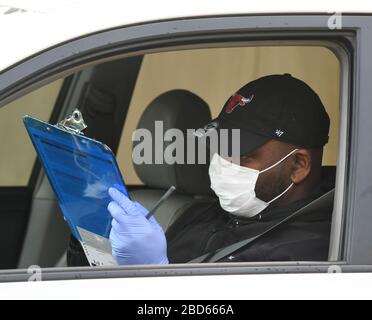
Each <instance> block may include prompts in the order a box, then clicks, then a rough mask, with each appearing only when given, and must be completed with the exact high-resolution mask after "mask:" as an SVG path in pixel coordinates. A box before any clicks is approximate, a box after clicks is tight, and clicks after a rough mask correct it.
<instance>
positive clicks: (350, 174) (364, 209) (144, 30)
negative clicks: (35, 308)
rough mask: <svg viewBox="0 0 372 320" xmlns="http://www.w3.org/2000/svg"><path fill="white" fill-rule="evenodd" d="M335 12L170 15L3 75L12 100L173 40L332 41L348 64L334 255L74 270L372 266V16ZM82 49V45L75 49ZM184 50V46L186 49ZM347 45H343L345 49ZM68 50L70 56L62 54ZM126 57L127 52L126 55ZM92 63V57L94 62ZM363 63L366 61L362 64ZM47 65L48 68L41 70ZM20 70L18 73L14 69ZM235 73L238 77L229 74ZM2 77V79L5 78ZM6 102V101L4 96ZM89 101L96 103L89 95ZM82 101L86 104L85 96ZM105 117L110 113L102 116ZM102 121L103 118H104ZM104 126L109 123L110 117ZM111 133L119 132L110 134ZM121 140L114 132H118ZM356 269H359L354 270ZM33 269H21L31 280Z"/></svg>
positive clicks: (124, 272)
mask: <svg viewBox="0 0 372 320" xmlns="http://www.w3.org/2000/svg"><path fill="white" fill-rule="evenodd" d="M329 18H330V16H329V15H326V14H324V15H275V16H268V15H267V16H263V15H253V16H249V15H247V16H244V15H243V16H223V17H205V18H190V19H187V20H177V19H175V20H169V21H161V22H156V23H148V24H143V25H140V26H129V27H128V26H124V27H122V28H121V29H120V32H118V29H116V30H108V31H104V32H102V33H100V37H95V36H87V37H82V38H80V39H76V40H73V41H70V42H67V43H64V44H61V45H60V46H57V47H54V48H51V49H50V50H46V51H45V52H43V53H40V54H39V55H37V56H35V57H33V59H30V60H26V61H24V62H23V63H22V64H20V65H18V66H17V73H16V74H15V73H14V72H13V71H14V70H12V69H9V70H8V71H7V72H6V73H4V76H7V75H15V77H14V78H13V80H12V81H10V80H9V79H10V78H9V77H7V78H6V79H5V80H3V79H0V99H2V100H3V101H6V100H7V99H8V100H9V99H11V98H12V95H15V94H18V95H19V94H21V93H22V90H25V88H26V87H31V86H32V85H34V84H37V83H38V82H41V81H46V80H47V79H48V77H49V78H52V76H57V75H59V76H61V75H63V74H66V73H69V72H71V69H72V68H73V67H76V66H77V65H78V66H84V64H86V63H89V62H91V63H94V62H96V61H99V59H102V58H103V57H106V58H107V55H108V53H111V55H112V57H113V59H114V58H115V55H117V56H119V55H125V54H126V53H129V55H128V57H129V56H130V54H134V53H137V54H138V53H141V54H143V52H144V51H146V50H148V51H149V52H150V51H152V50H158V51H164V48H165V47H167V48H174V46H188V47H192V46H198V47H201V46H206V47H208V46H210V47H212V46H214V47H215V46H218V45H219V46H226V45H227V43H229V44H231V46H238V45H241V43H245V44H247V45H248V44H249V45H252V44H257V42H260V43H261V45H265V44H266V45H267V43H272V44H278V43H284V44H288V43H289V42H290V43H296V44H297V45H303V43H304V42H306V43H308V42H311V41H313V42H311V43H314V42H315V43H317V44H318V45H326V46H327V47H328V48H331V49H332V50H334V52H335V54H337V55H338V56H339V58H340V61H341V62H342V65H343V68H342V70H341V73H342V75H341V81H340V82H341V84H340V85H341V88H342V94H341V97H340V100H341V103H340V105H341V116H340V118H341V120H340V125H341V126H340V146H339V162H338V164H337V166H338V168H337V183H336V191H335V209H334V216H333V225H332V235H331V249H330V258H329V261H327V262H319V261H311V262H308V263H299V262H293V261H292V262H286V263H278V262H276V263H275V262H273V263H269V264H262V263H260V262H257V263H256V262H255V263H244V264H242V265H241V264H239V265H234V264H230V265H228V264H219V263H217V264H213V265H208V266H203V267H200V266H198V265H190V264H189V265H187V264H186V265H182V266H181V267H179V266H172V265H169V266H166V267H164V266H163V267H158V266H155V267H147V268H146V267H135V268H134V267H121V268H119V269H115V271H114V270H109V271H112V272H107V270H99V269H93V270H92V269H87V270H75V271H76V274H75V276H76V275H78V276H79V277H92V276H93V277H112V276H117V277H127V276H141V275H166V274H167V273H168V274H169V272H170V271H171V272H172V274H176V275H186V274H190V272H191V273H193V274H206V273H207V274H234V273H237V272H238V273H241V274H245V273H257V272H260V273H262V272H267V273H270V272H274V273H277V272H327V271H329V270H333V269H330V268H332V267H333V266H334V265H336V266H338V267H340V268H342V270H345V271H348V270H358V269H357V267H358V264H364V265H365V266H366V267H370V266H371V265H372V258H371V256H370V255H369V254H365V253H366V252H371V250H370V248H371V243H372V241H371V236H370V232H369V230H370V228H371V227H372V218H371V215H370V214H369V211H370V210H369V208H370V206H371V205H372V203H371V197H369V196H368V195H369V190H370V188H369V184H370V182H369V181H371V179H372V177H371V172H372V171H371V170H369V168H370V164H369V162H368V161H369V159H370V155H371V154H372V151H371V145H370V144H369V143H368V140H369V139H370V138H369V135H368V126H369V124H368V123H367V121H366V120H367V119H369V118H370V117H371V113H370V112H371V111H370V108H369V106H370V105H371V98H370V95H369V91H370V90H369V87H368V85H369V84H370V83H371V82H372V79H371V75H372V72H371V64H370V63H368V62H369V57H370V54H372V47H371V45H370V41H369V40H368V39H369V38H370V31H369V28H370V26H371V25H372V21H371V17H370V16H356V15H348V16H345V17H344V19H343V27H342V28H341V29H330V28H329V23H328V22H329ZM76 48H81V51H79V54H76ZM183 48H184V47H183ZM336 48H338V49H340V50H338V49H336ZM60 52H63V53H64V54H63V55H59V54H58V53H60ZM121 57H122V56H121ZM92 61H93V62H92ZM362 65H363V67H362ZM40 70H43V71H44V72H43V73H41V72H40ZM12 72H13V73H12ZM228 76H231V75H228ZM1 80H2V81H1ZM85 90H87V91H86V92H90V93H91V94H93V95H97V96H98V95H99V92H100V91H102V92H103V90H100V89H99V88H97V85H96V84H93V85H88V86H87V87H86V89H85ZM109 96H110V95H105V94H103V95H102V97H103V98H102V100H103V101H105V103H107V104H110V101H112V98H110V97H109ZM0 101H1V100H0ZM86 101H89V99H88V100H86ZM82 103H83V107H84V106H85V104H84V103H85V102H84V101H83V102H82ZM102 119H103V118H102ZM100 121H101V120H100ZM103 123H105V125H104V127H105V128H107V123H108V122H105V121H103ZM101 134H102V135H100V134H98V133H92V135H93V136H97V137H99V138H101V139H102V140H105V139H108V140H107V141H109V140H110V137H111V136H110V134H109V133H107V132H102V133H101ZM111 138H112V137H111ZM113 139H114V138H113ZM353 268H354V269H353ZM71 274H73V271H71V269H70V270H61V271H60V273H58V272H57V273H55V272H54V271H53V270H46V271H45V272H44V277H45V279H56V278H59V279H60V278H65V279H68V278H69V277H72V276H71ZM26 277H27V275H25V274H22V275H19V279H25V278H26Z"/></svg>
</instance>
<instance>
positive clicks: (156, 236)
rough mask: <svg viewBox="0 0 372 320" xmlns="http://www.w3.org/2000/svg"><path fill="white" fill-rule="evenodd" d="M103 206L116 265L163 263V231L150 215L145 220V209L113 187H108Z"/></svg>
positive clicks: (165, 246)
mask: <svg viewBox="0 0 372 320" xmlns="http://www.w3.org/2000/svg"><path fill="white" fill-rule="evenodd" d="M109 195H110V197H111V198H112V200H113V201H111V202H110V203H109V205H108V207H107V209H108V211H109V212H110V214H111V216H112V218H113V220H112V229H111V233H110V240H111V245H112V254H113V256H114V257H115V259H116V261H117V262H118V263H119V264H120V265H125V264H167V263H168V257H167V242H166V239H165V235H164V231H163V229H162V228H161V226H160V225H159V224H158V222H157V221H156V220H155V218H154V217H151V218H150V219H149V220H147V219H146V214H147V213H148V210H147V209H146V208H144V207H143V206H142V205H140V204H139V203H138V202H135V201H131V200H129V198H128V197H127V196H125V195H124V194H122V193H121V192H120V191H118V190H117V189H115V188H110V189H109Z"/></svg>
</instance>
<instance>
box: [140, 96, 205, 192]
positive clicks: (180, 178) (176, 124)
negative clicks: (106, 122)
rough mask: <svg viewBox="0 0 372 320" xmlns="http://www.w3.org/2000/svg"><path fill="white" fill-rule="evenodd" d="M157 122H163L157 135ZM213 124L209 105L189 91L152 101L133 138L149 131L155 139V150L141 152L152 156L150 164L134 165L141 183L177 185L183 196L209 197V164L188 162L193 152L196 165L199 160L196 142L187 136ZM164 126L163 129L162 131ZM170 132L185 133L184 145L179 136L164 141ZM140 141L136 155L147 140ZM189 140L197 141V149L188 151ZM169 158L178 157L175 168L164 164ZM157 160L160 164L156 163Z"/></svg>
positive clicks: (143, 149) (158, 126) (168, 162)
mask: <svg viewBox="0 0 372 320" xmlns="http://www.w3.org/2000/svg"><path fill="white" fill-rule="evenodd" d="M155 121H161V122H157V131H156V134H155ZM210 121H211V114H210V110H209V107H208V104H207V103H206V102H204V101H203V100H202V99H201V98H200V97H198V96H197V95H195V94H193V93H191V92H189V91H186V90H172V91H168V92H166V93H163V94H161V95H160V96H159V97H157V98H156V99H155V100H153V101H152V102H151V103H150V105H149V106H148V107H147V109H146V110H145V112H144V113H143V115H142V117H141V119H140V121H139V124H138V126H137V130H136V133H135V135H134V137H136V136H137V134H138V133H140V132H141V131H142V132H144V131H147V130H148V131H149V132H150V133H151V137H152V139H151V147H152V148H148V149H150V150H148V149H147V150H145V148H142V152H143V153H145V152H146V151H147V152H149V154H150V155H151V157H152V158H150V161H145V163H141V164H136V163H134V167H135V170H136V172H137V175H138V177H139V178H140V179H141V180H142V182H143V183H144V184H146V185H147V186H149V187H152V188H160V189H168V188H169V187H170V186H172V185H174V186H175V187H176V188H177V190H178V191H181V192H183V193H187V194H191V195H210V194H211V190H210V180H209V176H208V164H190V162H187V159H188V154H189V155H190V154H192V153H193V152H190V151H192V150H194V152H195V154H196V156H195V162H194V163H197V159H198V155H197V141H196V139H195V136H194V135H192V134H191V135H190V134H189V135H187V129H194V130H195V129H198V128H200V127H202V126H204V125H205V124H206V123H208V122H210ZM161 126H162V127H163V129H162V130H161ZM139 129H146V130H139ZM169 129H179V130H180V131H181V132H182V133H183V134H182V135H181V136H183V138H184V141H183V139H182V137H178V136H177V135H176V137H177V138H175V137H174V136H173V137H172V138H169V139H162V137H163V136H164V134H165V133H166V132H167V130H169ZM180 131H179V132H180ZM159 132H160V133H159ZM169 132H170V133H171V132H173V133H174V132H175V131H174V130H173V131H172V130H170V131H169ZM139 136H140V135H139ZM147 136H149V135H147ZM137 138H138V136H137ZM137 138H135V139H134V142H133V154H136V153H135V152H134V151H135V149H137V151H138V150H139V149H141V147H142V146H140V144H141V143H144V140H145V138H144V136H143V137H142V138H143V139H142V138H138V139H140V140H139V141H136V139H137ZM165 138H166V137H165ZM164 140H167V141H164ZM168 140H170V141H168ZM190 140H194V142H195V147H193V148H192V149H191V148H190V147H189V150H187V145H188V143H187V142H190ZM155 146H156V148H155ZM168 146H169V149H168V151H167V147H168ZM173 147H175V148H173ZM171 149H173V152H170V150H171ZM187 151H189V152H187ZM182 153H183V154H182ZM149 154H147V155H149ZM166 155H172V156H175V155H176V156H177V163H174V164H172V163H171V161H165V160H164V158H165V156H166ZM179 157H180V158H181V159H182V160H183V164H182V161H179V159H180V158H179ZM159 159H160V160H159ZM167 159H169V158H167ZM173 159H174V158H173ZM155 160H158V161H157V162H155ZM159 162H160V163H159Z"/></svg>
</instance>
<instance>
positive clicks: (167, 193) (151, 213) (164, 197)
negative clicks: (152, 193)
mask: <svg viewBox="0 0 372 320" xmlns="http://www.w3.org/2000/svg"><path fill="white" fill-rule="evenodd" d="M174 190H176V187H175V186H171V187H170V188H169V189H168V191H167V192H166V193H165V194H164V195H163V196H162V197H161V198H160V199H159V200H158V202H157V203H156V204H155V205H154V206H153V208H152V209H151V210H150V211H149V212H148V213H147V215H146V219H147V220H148V219H150V218H151V217H152V216H153V215H154V213H155V211H156V210H157V209H158V208H159V207H160V206H161V205H162V203H163V202H164V201H165V200H167V199H168V198H169V197H170V196H171V194H172V193H173V191H174Z"/></svg>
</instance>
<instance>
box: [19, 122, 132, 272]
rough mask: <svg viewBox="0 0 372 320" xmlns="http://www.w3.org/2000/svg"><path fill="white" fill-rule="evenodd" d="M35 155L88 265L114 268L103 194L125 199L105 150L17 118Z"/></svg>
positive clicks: (111, 158)
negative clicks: (120, 195) (115, 191)
mask: <svg viewBox="0 0 372 320" xmlns="http://www.w3.org/2000/svg"><path fill="white" fill-rule="evenodd" d="M23 121H24V124H25V126H26V129H27V131H28V134H29V135H30V137H31V140H32V142H33V144H34V147H35V149H36V152H37V154H38V156H39V158H40V161H41V163H42V165H43V168H44V170H45V173H46V174H47V176H48V178H49V181H50V184H51V186H52V188H53V190H54V192H55V194H56V196H57V199H58V202H59V205H60V208H61V210H62V213H63V215H64V217H65V220H66V221H67V223H68V224H69V226H70V229H71V231H72V233H73V235H74V236H75V237H76V238H77V239H78V240H79V241H80V242H81V244H82V246H83V249H84V251H85V253H86V255H87V258H88V261H89V262H90V264H91V265H100V266H102V265H111V264H116V262H115V260H114V259H113V257H112V256H111V245H110V242H109V240H108V238H109V234H110V230H111V220H112V218H111V215H110V213H109V212H108V210H107V205H108V204H109V202H110V198H109V195H108V189H109V188H110V187H112V186H115V187H117V188H119V189H120V190H121V191H122V192H123V193H124V194H126V195H127V196H128V192H127V190H126V187H125V184H124V180H123V178H122V176H121V173H120V170H119V168H118V166H117V163H116V160H115V156H114V155H113V153H112V151H111V150H110V148H109V147H107V146H106V145H105V144H103V143H101V142H98V141H95V140H93V139H90V138H87V137H85V136H83V135H80V134H75V133H72V132H69V131H67V130H64V129H61V128H59V127H57V126H53V125H50V124H48V123H45V122H43V121H40V120H37V119H35V118H32V117H30V116H25V117H24V118H23Z"/></svg>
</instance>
